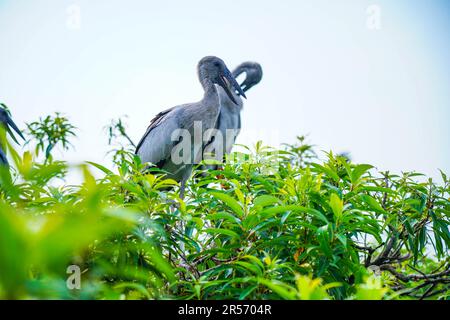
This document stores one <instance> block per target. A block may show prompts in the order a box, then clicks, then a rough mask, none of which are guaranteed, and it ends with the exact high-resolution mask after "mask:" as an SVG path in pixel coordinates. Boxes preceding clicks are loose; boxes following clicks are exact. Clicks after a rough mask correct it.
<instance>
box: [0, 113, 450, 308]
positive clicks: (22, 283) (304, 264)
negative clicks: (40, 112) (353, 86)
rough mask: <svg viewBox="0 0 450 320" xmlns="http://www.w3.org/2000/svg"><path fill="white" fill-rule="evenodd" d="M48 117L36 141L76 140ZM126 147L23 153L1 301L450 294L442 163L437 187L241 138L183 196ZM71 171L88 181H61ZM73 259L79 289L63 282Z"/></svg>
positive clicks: (5, 212) (9, 218)
mask: <svg viewBox="0 0 450 320" xmlns="http://www.w3.org/2000/svg"><path fill="white" fill-rule="evenodd" d="M57 117H59V115H57ZM45 119H49V120H45ZM45 119H44V121H42V122H41V124H36V123H35V124H32V125H29V126H28V127H29V130H30V133H31V135H32V139H37V141H36V142H37V144H38V145H41V147H39V150H41V151H42V150H44V149H48V148H49V147H48V146H49V145H53V146H54V145H56V144H57V143H58V142H61V143H62V145H63V146H64V145H68V143H69V142H68V137H70V136H72V135H73V133H72V129H73V126H71V125H70V124H69V123H68V122H67V119H65V120H64V121H62V122H60V124H61V123H62V124H64V127H65V128H66V129H63V130H65V132H66V135H62V136H64V138H63V140H59V138H58V135H57V134H54V133H55V132H62V130H60V129H56V130H54V131H51V133H49V135H48V136H47V133H48V132H49V131H48V129H47V128H46V126H47V124H49V125H50V124H51V123H53V124H54V123H55V122H56V119H57V118H51V117H50V118H45ZM59 119H61V118H59ZM50 127H52V126H50ZM30 128H31V129H30ZM67 134H68V135H67ZM119 135H120V130H119ZM50 136H51V137H50ZM33 137H34V138H33ZM60 137H61V136H60ZM114 137H117V136H114V135H113V136H112V138H114ZM63 141H64V142H63ZM45 146H47V147H45ZM51 149H52V148H50V149H49V150H50V151H49V152H50V153H51ZM37 152H38V150H36V153H37ZM120 152H121V156H120V157H117V158H115V161H116V164H117V166H116V168H115V169H114V170H110V169H108V168H106V166H103V165H101V164H98V163H86V164H82V165H80V166H77V167H74V168H68V166H67V164H66V163H64V162H62V161H57V160H54V159H53V157H51V156H49V157H47V159H46V161H45V162H44V163H40V162H39V161H38V160H37V157H36V155H33V154H32V153H30V152H29V151H25V152H24V153H23V154H21V155H17V156H16V157H14V165H15V170H14V171H13V183H11V184H5V183H2V187H1V190H0V199H1V200H0V298H13V299H24V298H57V299H58V298H59V299H401V298H408V299H409V298H418V299H425V298H428V299H448V297H449V293H450V290H449V287H448V283H449V282H450V278H449V273H450V266H449V256H448V249H449V244H450V237H449V229H448V226H449V218H450V210H449V209H450V202H449V179H448V178H447V176H446V175H445V174H444V173H442V179H443V182H442V183H441V184H436V183H435V182H433V181H432V180H431V179H422V180H423V181H422V182H420V181H418V179H420V178H422V176H421V175H419V174H417V173H402V174H401V175H396V174H392V173H390V172H381V173H379V172H377V171H376V170H375V168H374V167H372V166H371V165H367V164H355V163H352V162H351V161H350V160H349V159H348V158H346V157H342V156H335V155H334V154H333V153H331V152H330V153H328V154H327V158H326V160H325V161H320V160H319V159H317V158H316V156H315V154H314V152H313V149H312V148H311V146H309V145H307V144H306V143H305V140H304V139H303V138H301V139H300V140H299V144H295V145H287V146H286V147H285V149H283V150H276V149H273V148H269V147H266V146H263V145H262V143H258V144H257V145H256V146H255V148H254V149H250V148H247V147H241V151H240V152H235V153H234V154H233V157H230V161H227V163H226V164H224V166H223V167H222V168H221V169H220V170H210V171H205V174H204V175H202V176H201V177H198V178H196V179H191V180H190V181H189V183H188V191H187V195H186V198H185V199H184V200H182V199H180V198H179V188H178V185H177V184H176V183H175V182H174V181H172V180H170V179H166V178H165V177H164V174H163V173H161V172H159V171H158V170H156V169H154V168H150V169H145V168H146V164H143V163H141V162H140V160H139V158H138V157H137V156H135V155H134V154H132V153H130V152H127V151H126V148H121V149H120ZM69 169H70V170H78V171H79V172H80V173H81V174H82V175H83V177H84V178H83V181H84V182H83V183H82V184H80V185H66V184H63V185H62V186H56V184H55V183H54V181H55V179H58V178H64V177H65V176H66V174H67V172H68V170H69ZM2 170H6V169H4V168H3V169H2ZM94 170H95V171H98V172H99V173H101V174H102V177H101V178H100V179H95V178H94V175H93V171H94ZM70 265H77V266H79V267H80V268H81V270H82V278H81V288H80V289H69V288H68V287H67V286H66V279H67V278H68V276H69V275H68V274H67V273H66V270H67V267H68V266H70Z"/></svg>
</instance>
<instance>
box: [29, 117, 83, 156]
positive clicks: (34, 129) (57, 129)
mask: <svg viewBox="0 0 450 320" xmlns="http://www.w3.org/2000/svg"><path fill="white" fill-rule="evenodd" d="M27 127H28V134H29V135H30V136H31V138H32V139H33V140H34V141H36V149H35V152H36V155H39V152H40V151H42V152H45V158H46V161H48V160H49V158H50V157H51V152H52V150H53V148H54V147H55V146H56V145H57V144H58V143H60V144H61V145H62V147H63V149H64V150H68V148H69V146H70V142H69V138H70V137H71V136H75V132H74V129H76V128H75V127H74V126H73V125H72V124H71V123H70V122H69V120H68V119H67V118H66V117H64V116H63V115H61V114H60V113H59V112H56V114H55V116H51V115H48V116H46V117H45V118H40V119H39V121H35V122H32V123H29V124H27ZM30 141H31V140H28V141H27V143H29V142H30Z"/></svg>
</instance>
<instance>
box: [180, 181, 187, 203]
mask: <svg viewBox="0 0 450 320" xmlns="http://www.w3.org/2000/svg"><path fill="white" fill-rule="evenodd" d="M185 188H186V180H184V179H183V180H181V185H180V199H181V200H183V199H184V190H185Z"/></svg>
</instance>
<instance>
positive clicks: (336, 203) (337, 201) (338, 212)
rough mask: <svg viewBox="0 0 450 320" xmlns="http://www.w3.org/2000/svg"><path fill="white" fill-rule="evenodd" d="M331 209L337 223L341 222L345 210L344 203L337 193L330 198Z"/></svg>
mask: <svg viewBox="0 0 450 320" xmlns="http://www.w3.org/2000/svg"><path fill="white" fill-rule="evenodd" d="M329 204H330V207H331V209H332V210H333V213H334V216H335V218H336V221H339V220H340V219H341V217H342V211H343V209H344V203H343V201H342V200H341V198H339V196H338V195H337V194H335V193H332V194H331V196H330V202H329Z"/></svg>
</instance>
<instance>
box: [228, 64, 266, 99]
mask: <svg viewBox="0 0 450 320" xmlns="http://www.w3.org/2000/svg"><path fill="white" fill-rule="evenodd" d="M244 72H245V74H246V76H245V80H244V81H243V82H242V84H241V88H242V90H243V91H244V92H246V91H247V90H248V89H250V88H251V87H253V86H254V85H257V84H258V83H259V82H260V81H261V79H262V76H263V71H262V68H261V65H260V64H259V63H257V62H251V61H248V62H243V63H241V64H240V65H239V66H237V67H236V69H234V71H233V77H234V78H237V77H238V76H239V75H241V74H242V73H244Z"/></svg>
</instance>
